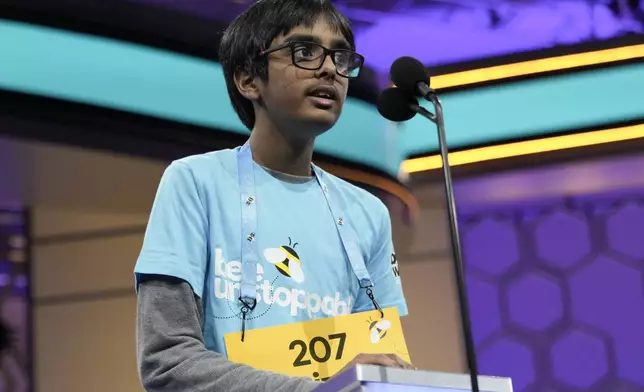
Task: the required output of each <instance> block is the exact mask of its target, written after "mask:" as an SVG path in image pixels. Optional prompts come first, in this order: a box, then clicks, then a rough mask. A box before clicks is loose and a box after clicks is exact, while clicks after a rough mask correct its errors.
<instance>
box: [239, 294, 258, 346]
mask: <svg viewBox="0 0 644 392" xmlns="http://www.w3.org/2000/svg"><path fill="white" fill-rule="evenodd" d="M239 301H240V302H241V303H242V307H241V313H242V328H241V329H242V330H241V333H242V334H241V341H242V342H243V341H244V337H245V336H246V316H247V315H248V313H250V312H252V311H253V309H255V306H257V299H255V298H244V297H239Z"/></svg>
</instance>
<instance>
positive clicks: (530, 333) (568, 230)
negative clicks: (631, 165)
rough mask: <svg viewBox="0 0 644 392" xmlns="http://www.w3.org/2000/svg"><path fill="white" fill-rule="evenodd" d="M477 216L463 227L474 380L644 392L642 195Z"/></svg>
mask: <svg viewBox="0 0 644 392" xmlns="http://www.w3.org/2000/svg"><path fill="white" fill-rule="evenodd" d="M457 202H458V201H457ZM478 211H479V212H477V213H473V214H469V215H468V214H462V215H461V216H460V220H459V221H460V231H461V238H462V239H463V242H462V243H463V256H464V262H465V269H466V274H467V284H468V287H467V290H468V297H469V301H470V308H471V321H472V330H473V334H474V340H475V346H476V353H477V359H478V364H479V368H480V372H481V373H483V374H489V375H496V376H505V377H511V378H512V379H513V385H514V390H515V391H516V392H550V391H552V392H555V391H556V392H580V391H590V392H644V189H642V190H639V191H636V192H633V191H629V193H628V194H626V193H625V194H623V195H618V194H610V195H586V196H583V197H576V198H566V199H561V200H559V201H552V200H549V201H544V202H542V203H535V202H534V201H533V202H530V203H529V204H527V203H526V205H525V206H520V205H519V206H517V205H513V206H511V207H506V208H504V207H496V208H495V209H494V210H487V211H485V210H483V212H481V210H478Z"/></svg>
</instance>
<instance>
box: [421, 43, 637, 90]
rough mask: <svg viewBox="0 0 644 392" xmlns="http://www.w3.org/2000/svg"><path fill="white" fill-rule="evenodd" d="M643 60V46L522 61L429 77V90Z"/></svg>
mask: <svg viewBox="0 0 644 392" xmlns="http://www.w3.org/2000/svg"><path fill="white" fill-rule="evenodd" d="M640 57H644V44H642V45H631V46H623V47H620V48H614V49H604V50H598V51H594V52H586V53H577V54H569V55H564V56H557V57H548V58H545V59H539V60H530V61H523V62H519V63H513V64H505V65H498V66H494V67H488V68H480V69H473V70H469V71H462V72H455V73H451V74H446V75H439V76H434V77H432V88H434V89H436V90H439V89H441V88H447V87H456V86H463V85H467V84H474V83H481V82H488V81H492V80H500V79H507V78H512V77H517V76H524V75H532V74H537V73H542V72H550V71H558V70H563V69H570V68H577V67H584V66H590V65H597V64H605V63H612V62H615V61H622V60H630V59H635V58H640Z"/></svg>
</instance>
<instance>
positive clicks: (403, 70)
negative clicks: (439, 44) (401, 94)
mask: <svg viewBox="0 0 644 392" xmlns="http://www.w3.org/2000/svg"><path fill="white" fill-rule="evenodd" d="M389 78H390V79H391V81H392V82H393V83H394V84H395V85H396V86H397V87H398V88H400V89H401V90H403V91H405V92H406V93H407V94H409V95H412V96H418V97H422V98H425V99H427V100H430V101H431V100H432V98H433V97H435V96H436V92H435V91H434V90H433V89H432V88H431V87H430V81H429V73H428V72H427V70H426V69H425V66H424V65H423V63H421V62H420V61H418V60H416V59H415V58H413V57H409V56H404V57H400V58H398V59H397V60H396V61H394V63H393V64H392V65H391V69H390V71H389Z"/></svg>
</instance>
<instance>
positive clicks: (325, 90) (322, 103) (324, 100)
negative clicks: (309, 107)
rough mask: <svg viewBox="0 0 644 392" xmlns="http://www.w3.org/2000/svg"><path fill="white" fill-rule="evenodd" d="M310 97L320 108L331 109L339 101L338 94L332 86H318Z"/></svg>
mask: <svg viewBox="0 0 644 392" xmlns="http://www.w3.org/2000/svg"><path fill="white" fill-rule="evenodd" d="M309 96H310V97H312V98H313V100H314V101H315V103H316V106H318V107H320V108H329V107H331V106H333V105H334V103H335V102H336V101H337V100H338V92H337V91H336V89H335V88H333V87H331V86H318V87H316V88H314V89H313V90H312V91H311V92H310V93H309Z"/></svg>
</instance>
